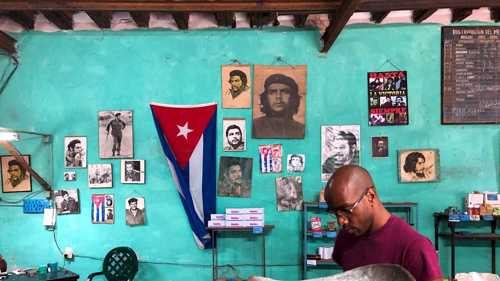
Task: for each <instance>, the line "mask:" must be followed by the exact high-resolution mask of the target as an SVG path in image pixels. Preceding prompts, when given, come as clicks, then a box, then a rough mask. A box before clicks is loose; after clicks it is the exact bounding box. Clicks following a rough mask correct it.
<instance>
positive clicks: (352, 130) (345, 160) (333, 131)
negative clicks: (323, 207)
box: [321, 125, 361, 181]
mask: <svg viewBox="0 0 500 281" xmlns="http://www.w3.org/2000/svg"><path fill="white" fill-rule="evenodd" d="M360 134H361V133H360V126H359V125H339V126H321V180H322V181H328V179H329V178H330V176H331V175H332V174H333V173H334V172H335V171H336V170H337V169H338V168H340V167H342V166H344V165H351V164H352V165H359V155H360V148H361V146H360V136H361V135H360Z"/></svg>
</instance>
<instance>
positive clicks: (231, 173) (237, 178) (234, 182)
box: [217, 156, 252, 197]
mask: <svg viewBox="0 0 500 281" xmlns="http://www.w3.org/2000/svg"><path fill="white" fill-rule="evenodd" d="M251 191H252V158H242V157H227V156H222V157H221V158H220V163H219V184H218V186H217V195H219V196H230V197H250V193H251Z"/></svg>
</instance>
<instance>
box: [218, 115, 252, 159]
mask: <svg viewBox="0 0 500 281" xmlns="http://www.w3.org/2000/svg"><path fill="white" fill-rule="evenodd" d="M222 125H223V132H224V136H223V138H222V139H223V140H224V151H245V150H246V139H247V132H246V127H245V119H240V118H224V120H223V121H222Z"/></svg>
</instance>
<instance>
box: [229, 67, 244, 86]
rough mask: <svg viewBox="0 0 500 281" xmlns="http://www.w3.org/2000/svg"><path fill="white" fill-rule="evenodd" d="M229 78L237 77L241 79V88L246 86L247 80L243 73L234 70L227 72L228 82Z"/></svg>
mask: <svg viewBox="0 0 500 281" xmlns="http://www.w3.org/2000/svg"><path fill="white" fill-rule="evenodd" d="M231 76H239V77H240V79H241V82H242V84H243V88H245V87H246V86H247V81H248V79H247V75H246V74H245V72H243V71H241V70H238V69H235V70H233V71H231V72H229V80H231Z"/></svg>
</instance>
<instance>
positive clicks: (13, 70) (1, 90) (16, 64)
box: [0, 56, 19, 95]
mask: <svg viewBox="0 0 500 281" xmlns="http://www.w3.org/2000/svg"><path fill="white" fill-rule="evenodd" d="M10 59H11V62H12V64H13V65H14V68H13V69H12V71H11V72H10V73H9V75H8V76H7V79H6V80H5V81H4V78H5V74H6V73H7V69H8V68H9V65H7V66H6V67H5V69H4V72H3V74H2V78H1V79H0V81H4V82H3V84H2V86H0V95H2V93H3V91H4V90H5V87H7V84H9V81H10V79H11V78H12V76H13V75H14V73H15V72H16V70H17V67H18V66H19V61H18V60H17V58H16V57H15V56H10Z"/></svg>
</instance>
